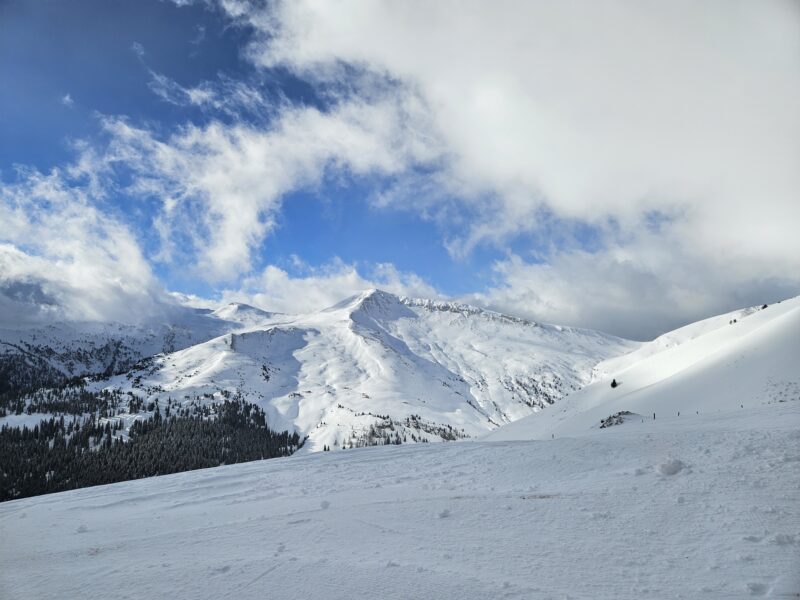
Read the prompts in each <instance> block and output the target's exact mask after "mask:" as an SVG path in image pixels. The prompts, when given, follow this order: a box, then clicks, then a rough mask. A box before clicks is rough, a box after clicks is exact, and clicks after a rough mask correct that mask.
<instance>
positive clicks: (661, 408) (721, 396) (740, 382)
mask: <svg viewBox="0 0 800 600" xmlns="http://www.w3.org/2000/svg"><path fill="white" fill-rule="evenodd" d="M615 380H616V382H617V383H618V384H619V385H618V386H617V387H611V382H612V381H615ZM791 400H795V401H796V400H800V297H796V298H792V299H789V300H785V301H783V302H780V303H777V304H773V305H770V306H767V305H764V306H763V307H752V308H748V309H743V310H737V311H734V312H731V313H727V314H723V315H719V316H716V317H712V318H710V319H706V320H703V321H699V322H697V323H693V324H691V325H687V326H686V327H682V328H680V329H677V330H675V331H672V332H670V333H667V334H664V335H662V336H660V337H658V338H656V339H655V340H653V341H652V342H649V343H647V344H644V345H642V346H640V347H639V348H637V349H636V350H634V351H633V352H630V353H628V354H625V355H622V356H618V357H614V358H611V359H608V360H605V361H603V362H601V363H600V364H599V365H598V366H597V367H596V369H595V382H594V383H592V384H591V385H588V386H586V387H584V388H583V389H581V390H580V391H578V392H576V393H574V394H572V395H570V396H569V397H568V398H566V399H565V400H564V401H562V402H560V403H559V405H558V406H557V407H553V408H552V409H551V410H548V411H546V412H545V413H543V414H541V415H537V417H536V418H527V419H522V420H520V421H517V422H515V423H513V424H511V425H509V426H506V427H503V428H502V429H500V430H498V431H495V432H493V433H492V434H490V435H489V437H488V439H494V440H514V439H547V438H552V437H553V436H555V437H559V436H563V435H569V436H573V435H580V434H581V433H582V432H585V431H586V430H589V429H591V428H596V427H600V426H601V424H603V425H606V424H612V423H625V422H628V423H641V421H642V420H645V421H646V420H652V419H654V418H655V419H672V418H680V419H682V420H691V419H692V418H694V417H696V416H698V415H699V414H704V413H715V414H716V413H720V412H724V411H729V410H747V409H750V408H752V407H754V406H758V405H762V404H770V403H777V402H786V401H791ZM620 413H622V414H620ZM626 413H631V414H626ZM609 417H614V418H613V419H611V421H608V423H605V422H604V421H605V420H606V419H608V418H609Z"/></svg>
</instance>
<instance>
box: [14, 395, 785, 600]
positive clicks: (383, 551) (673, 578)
mask: <svg viewBox="0 0 800 600" xmlns="http://www.w3.org/2000/svg"><path fill="white" fill-rule="evenodd" d="M798 422H800V402H785V403H776V404H767V405H759V406H755V407H753V408H751V409H748V410H741V409H740V410H729V411H721V412H719V413H714V414H701V415H696V416H695V417H694V418H692V419H686V418H683V417H680V418H678V417H674V418H666V417H665V418H663V419H661V418H660V419H658V420H656V421H655V422H654V421H652V420H650V421H645V422H644V423H641V422H640V421H638V420H633V421H631V422H630V423H629V424H626V425H624V426H619V427H612V428H609V429H603V430H599V429H593V430H589V431H586V432H584V434H583V435H581V436H580V437H575V438H563V439H560V438H557V439H555V440H547V441H527V442H457V443H447V444H424V445H410V446H400V447H377V448H365V449H358V450H347V451H342V450H339V451H334V452H325V453H320V454H313V455H306V456H299V457H291V458H288V459H275V460H269V461H260V462H254V463H247V464H241V465H233V466H228V467H220V468H216V469H207V470H201V471H194V472H189V473H182V474H177V475H170V476H165V477H157V478H152V479H147V480H140V481H133V482H126V483H120V484H115V485H110V486H103V487H96V488H88V489H83V490H77V491H74V492H66V493H60V494H53V495H48V496H41V497H36V498H30V499H25V500H18V501H13V502H6V503H3V504H0V539H2V540H3V541H2V544H0V565H2V568H0V597H2V598H4V599H7V600H18V599H19V600H22V599H25V600H27V599H30V598H37V599H50V598H53V599H62V598H85V597H90V596H91V597H106V598H131V599H137V600H138V599H140V598H170V599H172V600H183V599H187V600H188V599H197V598H215V599H217V598H236V599H249V598H254V599H255V598H258V599H263V598H320V599H326V600H328V599H336V598H367V597H370V598H458V599H463V598H592V599H602V598H609V599H611V598H614V599H617V598H749V597H751V596H761V597H772V598H788V597H796V594H797V593H798V592H800V501H798V500H800V489H799V485H798V484H799V483H800V431H799V430H798Z"/></svg>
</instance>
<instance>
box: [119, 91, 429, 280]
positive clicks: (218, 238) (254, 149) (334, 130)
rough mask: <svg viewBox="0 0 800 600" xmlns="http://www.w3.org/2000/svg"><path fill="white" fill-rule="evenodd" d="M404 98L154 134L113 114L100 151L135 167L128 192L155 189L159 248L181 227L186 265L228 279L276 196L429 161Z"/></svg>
mask: <svg viewBox="0 0 800 600" xmlns="http://www.w3.org/2000/svg"><path fill="white" fill-rule="evenodd" d="M418 111H419V106H418V105H417V104H415V102H414V101H413V98H407V97H403V96H401V97H398V98H392V99H388V100H384V101H381V102H374V103H366V102H361V101H352V102H344V103H341V104H337V105H336V106H334V107H333V108H332V109H331V110H330V111H327V112H323V111H320V110H317V109H315V108H308V107H300V108H297V107H289V106H285V107H282V108H281V109H280V110H279V111H278V112H277V115H276V117H275V118H274V119H273V121H272V122H271V125H270V126H269V127H267V128H257V127H254V126H251V125H247V124H245V123H243V122H238V123H236V124H234V125H226V124H223V123H221V122H219V121H212V122H211V123H209V124H208V125H206V126H203V127H197V126H191V125H190V126H187V127H185V128H183V129H182V130H180V131H179V132H177V133H175V134H174V135H172V136H170V137H169V138H168V139H166V140H164V141H162V140H159V139H157V138H156V137H155V136H154V135H153V134H152V133H151V132H150V131H148V130H144V129H138V128H135V127H133V126H131V125H130V124H128V123H127V122H125V121H123V120H120V119H107V120H106V121H105V127H106V130H107V131H108V133H109V134H110V135H111V144H110V146H109V148H108V151H107V153H106V155H105V157H104V160H105V161H107V162H108V163H109V164H114V163H119V164H124V165H125V166H126V167H128V168H132V169H133V170H134V171H135V173H136V174H137V178H136V182H135V185H134V186H133V188H132V190H131V191H134V192H137V193H139V194H147V195H152V196H155V197H158V198H159V199H161V200H162V202H163V212H162V215H161V216H160V217H159V219H158V223H157V225H158V228H159V230H160V231H161V233H162V236H163V238H164V243H165V247H166V249H165V253H166V254H165V255H167V256H174V254H173V251H174V250H175V248H170V247H169V245H170V244H171V243H172V242H174V240H175V239H176V237H178V236H184V238H185V240H186V241H187V242H188V244H189V245H190V246H191V251H192V254H194V255H196V262H195V266H196V270H195V272H196V274H197V275H198V276H200V277H203V278H204V279H206V280H208V281H212V282H226V281H227V282H230V281H235V280H236V279H237V278H238V277H239V276H240V275H242V274H243V273H247V272H249V271H250V270H251V268H252V265H253V262H252V258H253V254H254V252H255V251H256V249H257V248H258V247H259V245H260V243H261V242H262V241H263V240H264V238H265V237H266V236H267V235H268V234H269V233H270V232H271V231H272V230H273V228H274V227H275V215H276V212H277V211H278V210H279V208H280V206H281V202H282V199H283V196H284V195H285V194H286V193H288V192H290V191H292V190H295V189H298V188H302V187H308V186H315V185H318V184H319V183H321V182H322V181H323V180H325V178H326V176H328V175H330V176H331V177H333V178H336V177H341V176H343V175H352V176H366V175H370V174H373V173H379V174H384V175H392V174H397V173H402V172H404V171H405V170H406V169H408V168H409V167H410V166H411V165H414V164H417V163H420V162H425V161H428V160H432V159H433V158H434V157H435V155H434V153H433V151H432V150H431V148H430V147H429V146H428V145H427V144H426V140H425V132H424V131H420V130H415V129H414V128H412V127H408V126H407V122H409V121H413V122H414V123H418V122H419V121H420V119H421V116H420V115H417V114H413V113H415V112H418Z"/></svg>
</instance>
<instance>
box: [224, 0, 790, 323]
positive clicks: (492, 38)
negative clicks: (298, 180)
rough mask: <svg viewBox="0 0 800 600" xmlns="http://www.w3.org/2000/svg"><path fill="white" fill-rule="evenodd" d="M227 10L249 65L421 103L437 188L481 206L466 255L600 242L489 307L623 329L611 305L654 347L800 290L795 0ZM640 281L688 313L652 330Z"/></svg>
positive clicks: (529, 264) (557, 259) (457, 247)
mask: <svg viewBox="0 0 800 600" xmlns="http://www.w3.org/2000/svg"><path fill="white" fill-rule="evenodd" d="M222 5H223V7H225V8H226V9H227V10H228V13H229V16H230V17H231V18H233V19H235V20H238V21H240V22H246V23H247V24H248V25H249V26H250V27H253V28H254V29H255V30H256V31H258V32H259V33H260V35H259V36H258V37H257V39H256V40H255V41H254V42H253V43H252V44H251V45H250V47H249V56H250V58H251V59H252V60H253V61H254V62H255V63H256V64H259V65H261V66H263V67H264V68H272V67H277V66H280V67H285V68H289V69H291V70H293V71H294V72H296V73H299V74H302V75H303V76H305V77H307V78H309V79H311V80H313V81H316V82H318V83H320V84H322V85H332V84H334V83H335V82H337V81H341V80H342V78H344V77H346V76H347V74H348V73H349V72H350V70H353V69H355V70H356V71H357V72H359V73H360V74H361V79H360V82H361V84H362V87H361V88H359V87H358V86H356V88H355V89H354V91H352V92H351V94H352V95H355V96H359V95H361V96H369V95H374V94H375V93H376V91H375V87H374V86H373V87H370V82H375V81H384V80H391V81H393V82H399V85H397V86H392V87H389V88H388V89H389V93H396V90H400V91H401V93H404V94H410V95H415V96H416V97H417V98H418V101H419V103H420V105H421V106H424V107H425V108H426V112H425V117H426V118H427V119H429V120H430V127H429V131H431V132H433V135H435V136H436V144H437V147H438V149H439V151H440V152H441V156H443V157H445V158H446V161H445V163H444V165H443V167H442V170H441V171H440V172H439V173H438V174H437V175H438V176H437V180H436V182H437V185H440V186H444V187H446V188H447V190H448V194H446V196H447V197H448V198H452V197H453V196H456V197H457V198H458V199H459V200H460V201H461V202H462V203H463V205H464V209H465V210H469V211H470V214H475V215H477V218H475V219H474V221H473V222H472V223H471V224H469V226H468V227H467V229H466V231H464V232H455V233H454V235H452V236H451V238H450V240H449V248H451V250H452V252H453V254H454V255H455V256H459V255H463V254H464V253H469V252H470V251H471V249H473V248H474V247H475V245H477V244H482V243H490V244H494V245H498V246H500V247H503V246H504V245H506V244H507V243H508V242H509V240H510V239H513V238H515V237H518V236H520V235H526V234H532V235H540V236H541V235H542V234H543V229H544V228H545V227H547V228H550V227H552V223H553V218H551V217H554V218H555V220H556V222H563V223H569V224H574V223H575V222H578V223H581V224H583V225H585V226H586V227H589V228H590V229H591V230H592V232H593V234H594V237H593V240H595V241H599V243H598V244H597V245H596V247H594V248H592V249H591V251H586V248H584V247H582V244H581V239H580V238H578V239H574V238H572V239H571V243H568V244H566V245H564V244H560V243H558V242H556V243H552V244H551V247H548V245H547V243H545V244H538V245H537V247H536V248H535V249H533V250H532V251H531V253H530V255H529V256H526V255H524V254H523V255H522V256H519V255H518V256H515V258H514V259H513V260H511V261H508V262H505V263H501V264H499V265H498V269H497V273H498V276H499V277H501V279H502V278H504V279H503V280H502V281H501V282H499V285H498V287H497V289H495V290H488V291H487V292H486V293H485V294H482V295H481V296H480V297H481V298H484V299H485V300H486V301H487V302H493V303H502V304H504V305H507V306H508V307H509V308H510V309H512V310H516V311H518V312H526V313H530V312H539V311H541V310H542V308H543V307H548V310H547V311H546V313H547V314H548V315H550V316H552V318H553V319H554V320H560V321H567V322H570V321H571V322H573V323H575V324H580V325H586V326H599V324H602V323H604V324H607V325H608V326H611V327H612V328H614V329H616V330H617V331H620V328H619V327H618V326H616V325H615V323H616V322H618V321H619V320H620V319H621V318H622V317H621V316H612V315H611V313H614V314H615V315H624V314H626V312H627V314H628V318H629V319H630V320H631V321H635V323H636V325H635V326H630V327H625V328H624V329H625V330H626V332H628V333H629V334H630V333H633V332H635V331H637V327H638V328H639V329H638V332H639V335H640V336H641V335H651V334H652V333H655V331H656V330H657V328H661V327H664V326H672V325H674V324H677V322H680V321H681V320H683V319H686V318H689V317H690V316H694V315H696V314H698V313H699V312H702V311H706V310H711V311H714V310H724V309H726V308H728V307H731V305H732V303H735V302H738V301H741V300H742V299H743V298H744V297H751V296H758V295H760V296H759V297H763V296H769V295H774V294H777V293H785V292H786V291H787V290H792V293H793V292H796V291H797V289H798V285H799V284H800V236H797V235H796V229H797V225H798V223H800V199H798V193H800V169H797V168H796V167H797V165H798V164H800V110H798V108H797V107H798V106H800V19H799V18H798V17H799V16H800V14H798V12H800V9H799V8H798V5H797V4H796V3H793V2H764V3H744V2H735V3H729V2H706V3H702V4H697V3H692V2H672V3H653V2H627V1H619V2H604V3H593V2H578V3H541V2H531V3H519V2H498V3H481V2H467V3H459V4H457V5H454V4H449V3H433V4H431V3H423V2H405V3H395V2H389V1H385V2H361V1H358V0H350V1H343V2H339V3H336V4H330V3H319V2H310V1H308V2H304V1H302V0H301V1H296V2H277V3H270V4H268V5H266V6H262V5H260V4H250V3H245V2H225V3H223V4H222ZM365 82H366V83H365ZM397 197H398V198H399V202H402V203H404V204H405V205H406V206H407V207H408V208H410V209H418V208H419V207H420V205H429V204H430V203H431V202H435V201H436V197H435V196H434V197H433V198H431V197H425V198H409V197H408V196H406V195H403V194H399V195H398V196H397ZM544 233H545V235H552V233H553V232H552V230H550V229H548V231H546V232H544ZM557 237H558V239H562V238H564V236H557ZM567 237H568V236H567ZM626 256H627V257H628V258H626ZM542 262H544V263H545V264H546V267H540V266H539V265H541V264H542ZM543 273H547V276H546V277H544V276H543V275H542V274H543ZM692 282H694V283H692ZM590 286H591V287H590ZM642 286H645V287H646V288H647V289H648V290H651V292H650V293H651V294H652V296H653V298H654V300H658V301H659V302H660V303H662V304H669V310H670V312H671V314H673V315H674V317H673V319H672V320H671V321H672V322H669V321H670V319H667V318H664V319H661V318H659V319H657V322H658V323H659V325H658V326H648V322H649V321H651V314H650V311H648V310H647V309H646V308H645V307H643V306H642V298H641V295H640V291H641V289H642ZM587 289H602V290H603V292H602V293H601V295H603V296H604V297H605V299H604V301H603V303H602V306H603V307H604V308H603V309H601V308H600V307H598V306H597V305H596V302H595V297H596V296H595V294H593V293H589V294H587V293H586V290H587ZM743 290H749V291H750V292H751V293H750V294H748V293H746V292H745V291H743ZM608 311H610V312H608ZM603 315H608V318H604V317H603ZM598 319H599V323H598Z"/></svg>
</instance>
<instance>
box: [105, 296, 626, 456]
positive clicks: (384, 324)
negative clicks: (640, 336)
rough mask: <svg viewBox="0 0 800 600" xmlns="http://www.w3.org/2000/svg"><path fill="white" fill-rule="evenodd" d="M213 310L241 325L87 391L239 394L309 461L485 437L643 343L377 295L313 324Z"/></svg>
mask: <svg viewBox="0 0 800 600" xmlns="http://www.w3.org/2000/svg"><path fill="white" fill-rule="evenodd" d="M214 314H215V315H216V316H218V317H220V318H225V319H231V318H233V317H234V316H236V317H237V318H238V320H239V321H240V322H242V323H244V324H245V325H247V326H245V327H244V328H242V329H240V330H237V331H236V332H232V333H227V334H225V335H223V336H220V337H216V338H214V339H210V340H208V341H206V342H204V343H200V344H196V345H193V346H191V347H188V348H186V349H183V350H180V351H177V352H174V353H171V354H168V355H164V356H159V357H156V359H155V360H154V361H153V362H152V364H148V365H147V366H146V367H145V368H143V369H141V370H138V371H134V372H132V373H129V374H125V375H120V376H117V377H114V378H111V379H109V380H102V381H97V382H95V383H93V387H95V388H97V389H102V388H106V389H108V388H112V389H118V390H121V391H123V392H131V393H134V394H137V395H139V396H142V397H144V398H147V399H148V400H151V401H152V400H156V399H158V400H159V401H160V402H165V401H166V400H167V399H168V398H169V399H172V400H174V401H180V402H191V401H193V400H194V398H196V397H204V398H205V399H206V400H204V401H208V402H211V401H217V402H219V401H221V400H222V398H223V395H222V394H223V393H225V394H229V395H230V396H234V397H241V398H243V399H244V400H247V401H249V402H252V403H254V404H257V405H259V406H261V407H262V408H263V409H264V411H265V412H266V414H267V418H268V421H269V423H270V426H271V427H272V428H273V429H279V430H283V429H290V430H297V431H299V432H300V433H301V434H302V435H308V436H309V440H308V441H307V442H306V445H305V446H304V448H303V450H302V451H303V452H310V451H320V450H322V449H323V447H324V446H331V447H337V446H339V447H340V446H342V445H345V444H346V445H352V444H358V443H359V442H361V443H363V442H364V440H365V439H366V437H367V436H368V435H369V432H370V431H371V430H372V431H377V432H378V436H379V438H380V436H382V435H390V436H392V439H393V440H394V439H396V438H397V437H398V436H399V437H400V438H401V440H402V441H404V442H406V443H410V442H412V441H415V440H416V441H441V440H442V439H448V438H464V437H474V436H478V435H483V434H485V433H487V432H488V431H491V430H492V429H495V428H497V427H499V426H500V425H502V424H505V423H510V422H512V421H514V420H517V419H519V418H521V417H524V416H527V415H530V414H532V413H534V412H536V411H538V410H541V409H542V408H544V407H546V406H549V405H550V404H551V403H553V402H556V401H558V400H560V399H561V398H563V397H564V396H565V395H566V394H568V393H570V392H572V391H574V390H576V389H579V388H580V387H582V386H583V385H585V384H587V383H588V382H589V381H590V380H591V374H592V369H593V368H594V367H595V365H597V363H598V362H599V361H601V360H603V359H607V358H610V357H612V356H616V355H619V354H622V353H624V352H629V351H631V350H632V349H634V348H638V347H639V344H638V343H636V342H629V341H627V340H622V339H619V338H616V337H613V336H609V335H607V334H603V333H599V332H596V331H590V330H583V329H574V328H568V327H557V326H552V325H544V324H539V323H532V322H530V321H525V320H522V319H517V318H514V317H509V316H505V315H501V314H499V313H495V312H491V311H486V310H482V309H479V308H475V307H472V306H467V305H463V304H454V303H445V302H433V301H430V300H419V299H409V298H400V297H397V296H394V295H392V294H388V293H386V292H382V291H380V290H368V291H366V292H364V293H362V294H358V295H356V296H353V297H352V298H348V299H346V300H344V301H342V302H340V303H338V304H337V305H335V306H333V307H331V308H329V309H326V310H323V311H320V312H316V313H312V314H307V315H299V316H297V315H295V316H292V315H274V314H271V313H263V312H262V311H259V310H258V309H254V308H252V307H243V306H242V305H237V306H236V307H235V309H234V308H229V307H224V308H222V309H219V310H217V311H215V313H214ZM380 441H381V442H382V441H383V438H380Z"/></svg>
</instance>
